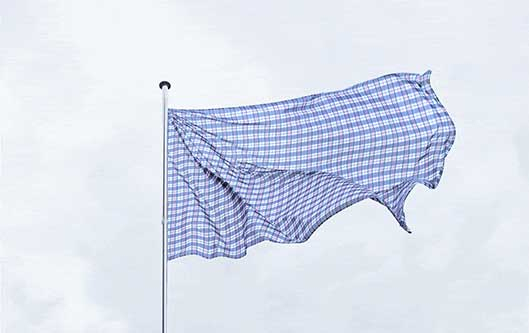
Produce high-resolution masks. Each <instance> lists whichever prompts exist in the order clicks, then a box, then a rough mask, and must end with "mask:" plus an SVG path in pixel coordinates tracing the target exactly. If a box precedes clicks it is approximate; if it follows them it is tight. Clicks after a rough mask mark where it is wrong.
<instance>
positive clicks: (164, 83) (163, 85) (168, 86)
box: [158, 81, 171, 89]
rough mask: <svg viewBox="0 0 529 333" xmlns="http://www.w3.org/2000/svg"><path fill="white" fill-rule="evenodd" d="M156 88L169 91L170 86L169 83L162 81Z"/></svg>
mask: <svg viewBox="0 0 529 333" xmlns="http://www.w3.org/2000/svg"><path fill="white" fill-rule="evenodd" d="M158 87H160V89H163V87H167V89H171V84H170V83H169V82H167V81H162V82H160V84H159V85H158Z"/></svg>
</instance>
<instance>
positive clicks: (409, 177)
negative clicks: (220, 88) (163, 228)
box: [167, 71, 455, 260]
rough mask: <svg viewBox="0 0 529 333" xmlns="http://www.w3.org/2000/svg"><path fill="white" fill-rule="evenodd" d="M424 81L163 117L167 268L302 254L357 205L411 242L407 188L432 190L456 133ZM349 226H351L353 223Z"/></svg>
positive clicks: (405, 78) (404, 76)
mask: <svg viewBox="0 0 529 333" xmlns="http://www.w3.org/2000/svg"><path fill="white" fill-rule="evenodd" d="M430 75H431V71H427V72H425V73H424V74H412V73H394V74H388V75H384V76H381V77H378V78H375V79H372V80H369V81H365V82H363V83H359V84H356V85H353V86H351V87H349V88H347V89H344V90H339V91H333V92H325V93H319V94H314V95H309V96H304V97H299V98H294V99H289V100H284V101H279V102H273V103H266V104H258V105H248V106H239V107H226V108H210V109H169V110H168V116H167V118H168V120H167V121H168V124H167V125H168V137H167V147H168V148H167V149H168V152H167V154H168V155H167V172H168V176H167V177H168V188H167V198H168V199H167V200H168V216H167V220H168V236H167V237H168V239H167V242H168V257H167V258H168V260H171V259H174V258H177V257H181V256H185V255H199V256H202V257H205V258H214V257H218V256H223V257H230V258H240V257H243V256H244V255H245V254H246V251H247V248H248V247H250V246H252V245H255V244H257V243H260V242H262V241H265V240H268V241H272V242H277V243H301V242H304V241H306V240H307V239H309V237H310V236H311V235H312V233H313V232H314V231H315V230H316V229H317V228H318V227H319V226H320V225H321V224H322V223H323V222H324V221H325V220H327V219H328V218H329V217H331V216H332V215H334V214H336V213H337V212H339V211H340V210H342V209H344V208H346V207H348V206H350V205H352V204H354V203H356V202H359V201H361V200H364V199H372V200H374V201H376V202H379V203H380V204H382V205H384V206H385V207H387V209H389V211H390V212H391V214H392V215H393V216H394V218H395V219H396V220H397V222H398V223H399V224H400V226H401V227H402V228H403V229H404V230H406V231H408V232H410V231H409V228H408V227H407V225H406V221H405V215H404V210H403V207H404V202H405V200H406V197H407V196H408V193H409V192H410V191H411V189H412V188H413V187H414V185H415V184H417V183H421V184H424V185H425V186H427V187H428V188H432V189H433V188H435V187H437V185H438V183H439V180H440V178H441V175H442V173H443V167H444V160H445V157H446V155H447V153H448V151H449V150H450V148H451V147H452V144H453V143H454V139H455V126H454V123H453V121H452V120H451V118H450V117H449V115H448V113H447V112H446V109H445V108H444V107H443V105H442V104H441V102H440V101H439V99H438V97H437V96H436V94H435V93H434V91H433V89H432V87H431V85H430ZM360 222H361V221H357V222H356V223H360Z"/></svg>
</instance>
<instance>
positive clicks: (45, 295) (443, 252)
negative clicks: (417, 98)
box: [0, 0, 529, 333]
mask: <svg viewBox="0 0 529 333" xmlns="http://www.w3.org/2000/svg"><path fill="white" fill-rule="evenodd" d="M0 1H1V2H0V4H1V5H0V38H1V39H0V111H1V119H0V122H1V123H0V126H1V127H0V131H1V132H0V134H1V145H0V147H1V153H2V155H1V156H2V158H1V177H2V178H1V186H0V191H1V198H2V201H1V214H0V219H1V221H0V257H1V258H4V260H7V261H8V276H7V278H8V283H7V313H4V314H3V315H2V318H1V320H2V321H3V322H4V323H6V330H5V333H15V332H17V333H18V332H23V333H25V332H61V333H62V332H91V333H92V332H113V333H119V332H138V333H144V332H158V331H159V309H160V305H159V304H160V303H159V299H160V283H159V281H160V276H159V269H160V259H159V258H160V224H159V220H160V199H161V196H160V195H161V183H160V180H161V154H162V146H161V134H162V133H161V128H160V126H161V110H160V101H161V98H160V91H159V89H158V88H157V84H158V82H159V81H160V80H162V79H167V80H170V81H171V82H172V84H173V88H172V89H171V95H170V98H171V105H173V106H175V107H213V106H227V105H239V104H255V103H262V102H269V101H274V100H279V99H284V98H290V97H297V96H301V95H306V94H311V93H316V92H321V91H328V90H334V89H341V88H345V87H347V86H350V85H352V84H354V83H357V82H361V81H364V80H367V79H371V78H374V77H377V76H379V75H382V74H386V73H391V72H402V71H403V72H417V73H422V72H424V71H426V70H427V69H431V70H432V71H433V75H432V85H433V87H434V89H435V90H436V93H437V94H438V95H439V97H440V98H441V100H442V102H443V104H444V105H445V106H446V107H447V109H448V111H449V113H450V115H451V116H452V118H453V120H454V122H455V124H456V127H457V138H456V143H455V145H454V147H453V149H452V151H451V152H450V154H449V156H448V158H447V161H446V163H447V164H446V168H445V172H444V175H443V178H442V179H441V183H440V185H439V187H438V189H436V190H434V191H431V190H428V189H426V188H425V187H423V186H417V187H416V188H415V189H414V191H413V192H412V193H411V194H410V196H409V199H408V202H407V204H406V213H407V217H408V223H409V225H410V226H411V228H412V229H413V230H414V233H413V234H412V235H408V234H406V233H405V232H403V231H402V230H400V228H399V227H398V225H397V223H396V222H395V221H394V219H393V218H392V216H391V214H390V213H389V212H388V211H387V210H386V209H385V208H384V207H382V206H381V205H379V204H377V203H375V202H373V201H364V202H362V203H360V204H357V205H354V206H352V207H351V208H349V209H347V210H345V211H343V212H341V213H340V214H339V215H337V216H335V217H333V218H332V219H331V220H329V221H327V222H326V223H325V224H324V225H323V226H322V227H321V228H320V229H319V230H318V231H317V232H316V233H315V234H314V236H313V237H312V238H311V239H310V240H309V241H308V242H307V243H305V244H302V245H276V244H270V243H262V244H260V245H259V246H256V247H254V248H251V249H250V250H249V253H248V256H247V257H245V258H244V259H242V260H238V261H237V260H228V259H217V260H212V261H207V260H204V259H201V258H198V257H186V258H182V259H179V260H176V261H173V262H171V264H170V266H171V267H170V277H169V279H170V328H171V332H258V333H261V332H363V333H375V332H377V333H382V332H421V333H423V332H439V333H446V332H527V331H528V320H529V315H528V313H529V280H528V277H529V265H528V261H527V260H528V253H529V246H528V242H527V239H528V237H529V229H528V225H527V220H528V211H527V209H528V204H529V195H528V191H527V188H528V185H529V171H528V170H529V155H528V153H527V152H528V147H527V146H528V145H529V131H528V128H527V127H528V125H529V108H528V104H529V103H528V101H527V100H528V97H527V93H528V91H529V85H528V80H529V33H528V31H529V15H528V12H529V7H528V5H527V2H526V1H521V0H520V1H505V2H501V1H481V0H480V1H477V0H476V1H457V0H449V1H435V2H428V1H418V0H417V1H409V0H408V1H365V0H364V1H330V0H329V1H251V2H250V1H212V0H210V1H171V2H170V1H165V2H161V1H143V2H140V1H130V0H129V1H8V0H0ZM4 312H5V311H4Z"/></svg>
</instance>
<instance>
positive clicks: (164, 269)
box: [159, 81, 171, 333]
mask: <svg viewBox="0 0 529 333" xmlns="http://www.w3.org/2000/svg"><path fill="white" fill-rule="evenodd" d="M159 87H160V89H162V105H163V204H162V238H163V240H162V333H167V91H168V90H169V89H171V84H170V83H169V82H167V81H162V82H160V84H159Z"/></svg>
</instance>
